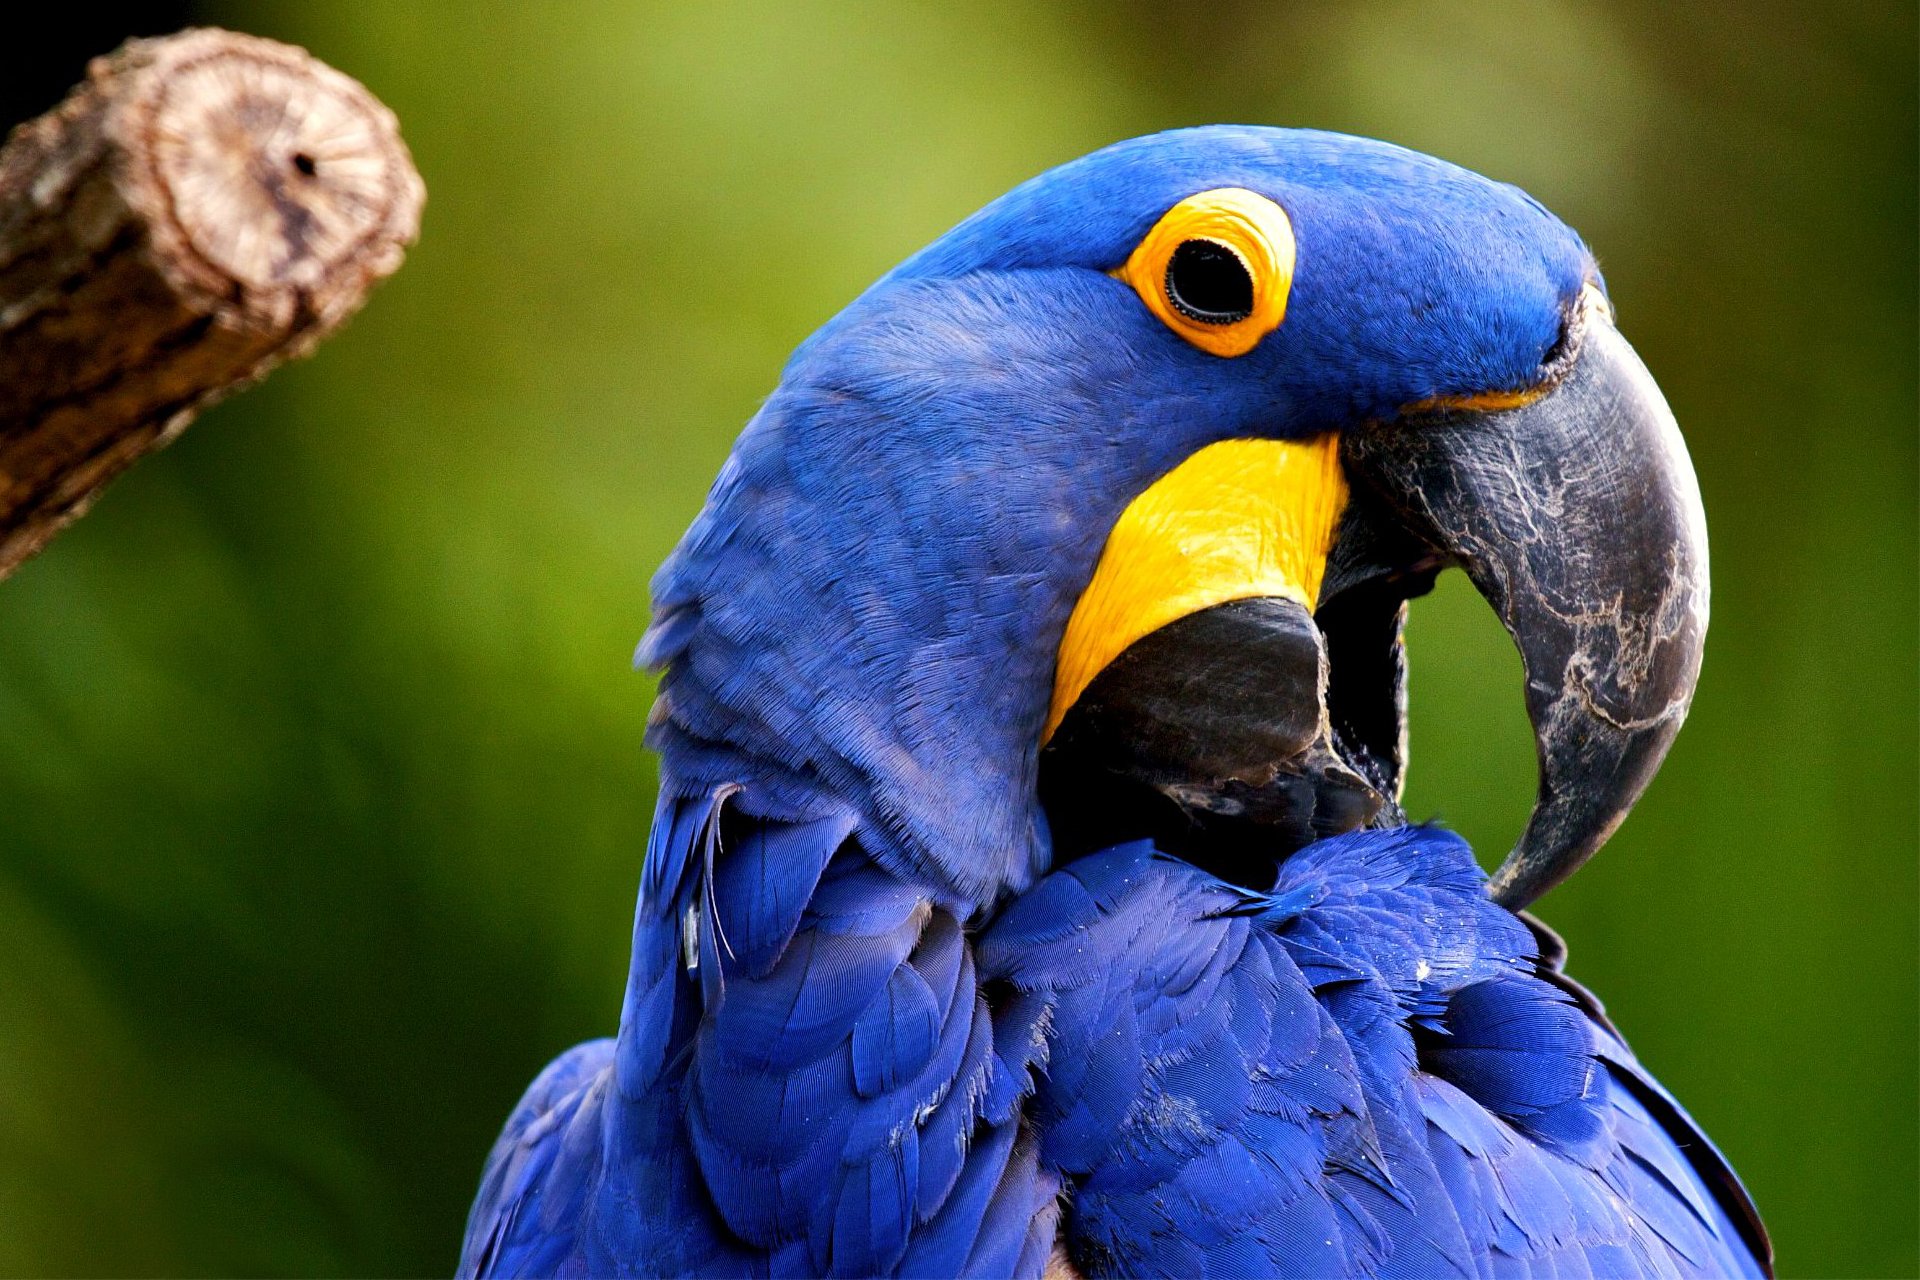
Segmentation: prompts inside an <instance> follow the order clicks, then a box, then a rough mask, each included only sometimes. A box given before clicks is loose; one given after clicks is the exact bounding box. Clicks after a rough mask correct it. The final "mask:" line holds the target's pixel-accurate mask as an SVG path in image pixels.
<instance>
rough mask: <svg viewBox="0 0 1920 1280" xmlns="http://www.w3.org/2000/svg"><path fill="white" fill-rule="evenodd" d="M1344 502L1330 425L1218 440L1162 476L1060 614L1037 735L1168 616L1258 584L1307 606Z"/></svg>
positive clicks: (1245, 594) (1261, 590) (1129, 512)
mask: <svg viewBox="0 0 1920 1280" xmlns="http://www.w3.org/2000/svg"><path fill="white" fill-rule="evenodd" d="M1346 505H1347V481H1346V476H1345V474H1344V473H1343V472H1342V471H1341V469H1340V446H1339V441H1338V439H1337V437H1335V436H1332V435H1326V436H1320V437H1317V438H1315V439H1313V440H1304V441H1288V440H1223V441H1221V442H1220V443H1218V444H1212V445H1208V446H1207V447H1206V448H1204V449H1202V450H1200V451H1199V452H1198V453H1196V454H1194V455H1193V456H1192V457H1190V458H1188V459H1187V460H1186V461H1185V462H1183V463H1181V464H1180V465H1179V466H1177V467H1175V468H1174V469H1173V470H1172V471H1169V472H1168V473H1167V474H1166V475H1164V476H1162V477H1161V478H1160V479H1159V480H1158V481H1157V482H1155V483H1154V484H1153V485H1152V486H1151V487H1150V488H1148V489H1147V491H1146V492H1145V493H1142V494H1141V495H1140V496H1139V497H1138V498H1135V499H1134V500H1133V502H1132V503H1131V504H1129V505H1128V507H1127V509H1126V510H1125V511H1123V512H1121V514H1120V519H1119V520H1118V521H1117V522H1116V523H1115V524H1114V526H1113V532H1112V533H1110V534H1109V535H1107V545H1106V549H1105V550H1104V551H1103V552H1101V554H1100V563H1099V564H1098V565H1096V566H1095V567H1094V571H1093V580H1092V581H1091V582H1089V583H1088V584H1087V589H1086V591H1085V592H1084V593H1083V594H1082V595H1081V597H1080V600H1079V602H1078V603H1077V604H1075V605H1074V609H1073V614H1072V616H1071V617H1069V618H1068V619H1067V630H1066V634H1065V635H1064V636H1063V637H1062V638H1061V641H1060V656H1059V661H1058V664H1057V666H1056V668H1055V674H1054V682H1053V703H1052V706H1051V708H1050V709H1049V711H1048V713H1047V726H1046V729H1045V731H1044V732H1043V733H1042V734H1041V737H1040V741H1041V744H1042V745H1045V743H1046V742H1047V740H1048V739H1049V738H1051V737H1052V736H1053V732H1054V730H1055V729H1058V728H1059V727H1060V721H1061V720H1062V719H1063V718H1064V717H1065V716H1066V714H1067V711H1068V710H1069V709H1070V708H1071V707H1072V706H1073V704H1074V702H1075V700H1076V699H1078V698H1079V697H1080V695H1081V694H1082V693H1083V692H1085V690H1086V687H1087V685H1088V684H1090V683H1092V681H1093V678H1094V677H1095V676H1097V675H1099V674H1100V672H1101V671H1102V670H1103V669H1105V667H1106V666H1107V664H1108V663H1110V662H1112V661H1113V660H1114V659H1115V658H1117V657H1119V656H1120V655H1121V653H1123V652H1124V651H1125V650H1126V648H1127V647H1128V646H1129V645H1131V644H1132V643H1133V642H1134V641H1136V640H1139V639H1140V638H1142V637H1143V636H1146V635H1147V634H1149V633H1150V632H1153V631H1157V630H1159V629H1160V628H1161V627H1164V626H1166V625H1167V624H1168V623H1169V622H1173V621H1175V620H1176V619H1179V618H1184V617H1186V616H1187V615H1188V614H1190V613H1196V612H1198V611H1199V610H1201V609H1207V608H1211V607H1212V606H1214V605H1217V604H1225V603H1227V602H1228V601H1230V600H1246V599H1251V598H1253V597H1256V596H1284V597H1286V598H1287V599H1289V600H1293V601H1296V602H1298V603H1299V604H1301V605H1303V606H1304V607H1305V608H1306V609H1307V610H1308V611H1309V612H1311V611H1312V610H1313V607H1314V605H1315V603H1316V602H1317V601H1318V600H1319V598H1320V580H1321V578H1322V577H1323V576H1324V574H1325V573H1326V567H1327V554H1328V552H1329V551H1330V550H1331V549H1332V547H1333V538H1334V533H1335V531H1336V530H1337V529H1338V527H1339V524H1340V513H1341V512H1342V511H1343V510H1345V509H1346Z"/></svg>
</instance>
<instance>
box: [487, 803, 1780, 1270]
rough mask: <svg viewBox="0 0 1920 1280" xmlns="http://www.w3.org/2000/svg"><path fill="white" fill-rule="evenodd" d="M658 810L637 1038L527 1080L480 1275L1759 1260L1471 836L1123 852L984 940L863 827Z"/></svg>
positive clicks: (1729, 1199)
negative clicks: (1212, 851) (1228, 852)
mask: <svg viewBox="0 0 1920 1280" xmlns="http://www.w3.org/2000/svg"><path fill="white" fill-rule="evenodd" d="M660 826H661V829H662V830H663V831H664V832H665V833H666V834H665V835H664V837H662V838H660V839H658V840H657V841H656V844H655V847H654V849H653V850H652V857H651V858H650V861H649V866H648V875H647V883H646V886H645V888H644V890H643V896H642V903H641V910H640V921H639V924H638V926H637V928H636V938H635V952H634V955H635V960H634V970H633V975H632V980H631V985H630V989H629V996H628V1005H627V1009H626V1011H625V1014H624V1016H623V1019H622V1028H621V1034H620V1038H619V1039H618V1040H617V1041H613V1042H607V1041H602V1042H596V1043H594V1044H590V1045H585V1046H582V1047H581V1048H579V1049H576V1050H574V1051H573V1052H572V1053H571V1054H569V1055H567V1056H566V1057H564V1058H562V1059H561V1060H559V1061H558V1062H556V1063H555V1064H554V1066H553V1067H551V1068H549V1070H548V1071H547V1073H546V1074H544V1075H543V1076H542V1077H541V1079H540V1080H539V1081H538V1082H536V1084H535V1085H534V1087H533V1089H532V1090H531V1091H530V1092H529V1094H528V1097H527V1099H526V1100H525V1101H524V1102H523V1103H522V1105H521V1107H520V1108H519V1110H518V1111H517V1112H516V1113H515V1115H514V1117H513V1118H512V1120H511V1121H510V1122H509V1124H508V1126H507V1131H506V1133H505V1134H504V1135H503V1136H502V1138H501V1141H500V1144H499V1146H498V1147H497V1148H496V1150H495V1152H494V1155H493V1157H492V1159H491V1161H490V1162H489V1166H488V1170H487V1174H486V1178H485V1184H484V1186H483V1189H482V1194H481V1198H480V1200H479V1202H478V1203H477V1204H476V1206H475V1210H474V1215H473V1219H472V1221H471V1223H470V1225H469V1234H468V1240H467V1247H466V1253H465V1256H464V1258H463V1263H462V1270H463V1273H469V1274H472V1273H479V1274H528V1275H531V1274H590V1275H614V1274H632V1275H660V1274H692V1273H700V1274H728V1275H731V1274H740V1275H745V1274H795V1275H799V1274H838V1275H878V1274H898V1275H962V1274H968V1275H972V1274H979V1275H1037V1274H1038V1273H1039V1272H1040V1270H1041V1268H1042V1267H1043V1266H1044V1265H1045V1263H1046V1260H1047V1258H1048V1257H1049V1255H1050V1254H1051V1253H1052V1252H1053V1251H1054V1250H1055V1249H1056V1247H1058V1248H1061V1249H1063V1250H1064V1251H1065V1253H1066V1254H1067V1255H1068V1256H1069V1257H1071V1258H1072V1259H1073V1260H1074V1262H1075V1263H1076V1264H1077V1265H1078V1266H1080V1267H1081V1268H1082V1269H1084V1270H1085V1271H1087V1272H1088V1273H1090V1274H1163V1275H1190V1276H1198V1275H1303V1276H1318V1275H1412V1276H1433V1275H1496V1274H1498V1275H1506V1274H1513V1275H1569V1274H1570V1275H1589V1274H1591V1275H1621V1276H1628V1275H1631V1276H1642V1275H1676V1276H1680V1275H1710V1276H1727V1275H1738V1274H1757V1266H1756V1264H1755V1262H1754V1259H1753V1256H1752V1254H1751V1253H1750V1252H1749V1246H1748V1244H1747V1242H1746V1241H1745V1240H1744V1239H1743V1237H1742V1235H1741V1233H1740V1230H1739V1229H1738V1228H1737V1227H1736V1226H1735V1219H1734V1218H1730V1217H1729V1213H1730V1212H1732V1213H1734V1214H1736V1215H1737V1214H1738V1213H1740V1212H1741V1210H1740V1208H1739V1203H1740V1202H1739V1200H1738V1198H1737V1197H1738V1191H1737V1184H1735V1183H1733V1182H1732V1180H1731V1176H1730V1175H1729V1174H1727V1173H1726V1171H1725V1167H1724V1165H1722V1164H1721V1163H1720V1162H1719V1161H1718V1158H1717V1156H1715V1155H1714V1154H1713V1152H1712V1149H1711V1148H1710V1147H1708V1146H1707V1145H1706V1144H1705V1141H1704V1139H1702V1138H1701V1137H1700V1135H1699V1134H1698V1133H1697V1131H1695V1130H1694V1129H1693V1128H1692V1127H1691V1126H1690V1125H1689V1124H1688V1123H1687V1122H1686V1120H1685V1118H1684V1116H1682V1115H1681V1114H1680V1113H1679V1112H1678V1110H1677V1108H1675V1107H1673V1105H1672V1104H1671V1102H1670V1100H1668V1099H1666V1097H1665V1095H1664V1094H1663V1093H1661V1092H1660V1091H1659V1089H1658V1086H1657V1085H1654V1084H1653V1083H1652V1082H1651V1081H1650V1080H1649V1079H1648V1078H1647V1077H1646V1076H1645V1075H1644V1074H1643V1073H1642V1072H1641V1071H1640V1069H1639V1067H1638V1066H1637V1065H1636V1064H1635V1062H1634V1060H1633V1058H1632V1056H1631V1055H1630V1054H1629V1053H1628V1051H1627V1050H1626V1048H1625V1046H1624V1045H1623V1044H1621V1043H1620V1042H1619V1041H1618V1040H1617V1039H1616V1038H1615V1037H1614V1036H1613V1035H1612V1034H1611V1032H1610V1031H1609V1029H1608V1028H1607V1027H1606V1026H1605V1025H1604V1023H1603V1022H1601V1021H1598V1020H1596V1018H1595V1017H1594V1016H1593V1015H1592V1014H1590V1013H1589V1012H1588V1011H1587V1010H1586V1009H1583V1008H1582V1007H1581V1005H1580V1003H1578V996H1577V992H1576V991H1575V990H1574V989H1570V988H1569V987H1567V986H1566V984H1564V982H1563V981H1562V980H1559V979H1557V977H1556V976H1555V975H1554V974H1553V973H1552V971H1551V970H1543V969H1542V967H1541V966H1540V965H1539V964H1538V963H1537V960H1536V956H1537V952H1536V949H1535V942H1534V939H1533V937H1532V936H1531V934H1530V933H1529V931H1528V929H1527V927H1526V926H1525V925H1524V924H1523V923H1522V922H1521V921H1519V920H1518V919H1517V918H1515V917H1514V916H1512V915H1510V914H1509V913H1507V912H1505V911H1504V910H1502V909H1500V908H1498V907H1496V906H1494V905H1493V904H1492V903H1490V902H1489V901H1488V900H1487V899H1486V897H1485V894H1484V890H1483V887H1482V878H1481V875H1480V872H1479V871H1478V869H1477V868H1476V867H1475V866H1474V864H1473V862H1472V860H1471V858H1470V857H1469V856H1468V853H1467V850H1466V849H1465V847H1464V845H1462V844H1461V843H1460V841H1459V840H1458V839H1457V838H1455V837H1452V836H1450V835H1447V834H1446V833H1443V832H1440V831H1437V830H1433V829H1429V828H1404V829H1401V830H1397V831H1386V832H1369V833H1356V834H1353V835H1349V836H1344V837H1340V838H1337V839H1334V840H1329V841H1325V842H1322V843H1321V844H1319V845H1315V846H1312V847H1310V848H1308V849H1307V850H1304V851H1303V852H1301V853H1300V854H1298V855H1296V856H1295V857H1294V858H1293V859H1291V860H1290V861H1289V862H1288V863H1286V864H1285V866H1284V867H1283V869H1282V873H1281V877H1280V881H1279V883H1278V884H1277V885H1276V886H1275V888H1274V890H1273V891H1272V892H1270V893H1267V894H1254V893H1250V892H1247V891H1245V890H1241V889H1238V888H1236V887H1233V886H1230V885H1226V884H1224V883H1222V882H1220V881H1218V880H1215V879H1213V878H1211V877H1209V876H1206V875H1204V874H1203V873H1200V872H1198V871H1196V870H1195V869H1193V868H1192V867H1189V866H1187V865H1186V864H1183V863H1179V862H1176V861H1172V860H1170V859H1167V858H1165V857H1163V856H1161V855H1159V854H1157V853H1156V852H1155V851H1154V850H1153V849H1151V848H1150V847H1148V846H1145V845H1130V846H1123V847H1119V848H1115V849H1111V850H1108V851H1106V852H1104V853H1100V854H1096V855H1093V856H1091V857H1088V858H1085V859H1082V860H1080V861H1078V862H1075V863H1073V864H1070V865H1069V866H1067V867H1065V868H1063V869H1061V870H1059V871H1056V872H1054V873H1053V874H1051V875H1049V876H1047V877H1045V878H1044V879H1043V880H1041V881H1040V882H1039V883H1038V884H1036V885H1035V886H1034V887H1033V888H1032V889H1031V890H1030V891H1029V892H1027V893H1026V894H1024V895H1022V896H1020V897H1019V898H1018V899H1016V900H1015V901H1014V902H1013V903H1012V904H1011V905H1010V906H1008V907H1007V908H1006V909H1005V910H1003V911H1002V912H1000V913H999V914H998V915H997V917H995V918H993V919H991V920H990V921H986V922H985V923H984V924H983V923H982V922H981V921H979V920H974V921H968V920H964V919H962V918H961V917H960V916H959V915H957V914H956V908H955V905H954V904H952V903H943V902H941V901H937V900H936V899H935V898H933V897H931V896H929V895H927V894H926V893H925V892H924V891H922V890H919V889H916V888H914V887H913V886H912V885H911V884H909V883H908V882H906V881H903V880H901V879H900V878H898V877H896V876H894V875H891V874H890V873H888V872H886V871H884V870H883V869H881V868H880V867H878V866H877V865H876V864H875V863H874V862H873V861H872V860H871V859H870V858H868V857H867V856H865V854H864V853H863V852H862V850H861V849H860V848H859V846H858V844H857V843H855V842H853V841H850V840H849V839H847V834H848V831H849V829H850V827H851V822H850V820H849V819H847V818H845V817H834V816H826V817H816V818H813V819H811V820H808V821H802V822H779V821H766V820H754V819H748V818H745V817H741V816H739V815H736V814H735V813H733V812H732V811H731V810H730V809H729V807H728V805H727V801H726V798H725V797H724V796H723V797H721V798H720V799H719V800H718V801H717V802H715V801H713V800H706V801H686V800H682V801H671V802H669V804H668V806H667V811H666V812H665V813H663V815H662V822H661V824H660Z"/></svg>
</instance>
